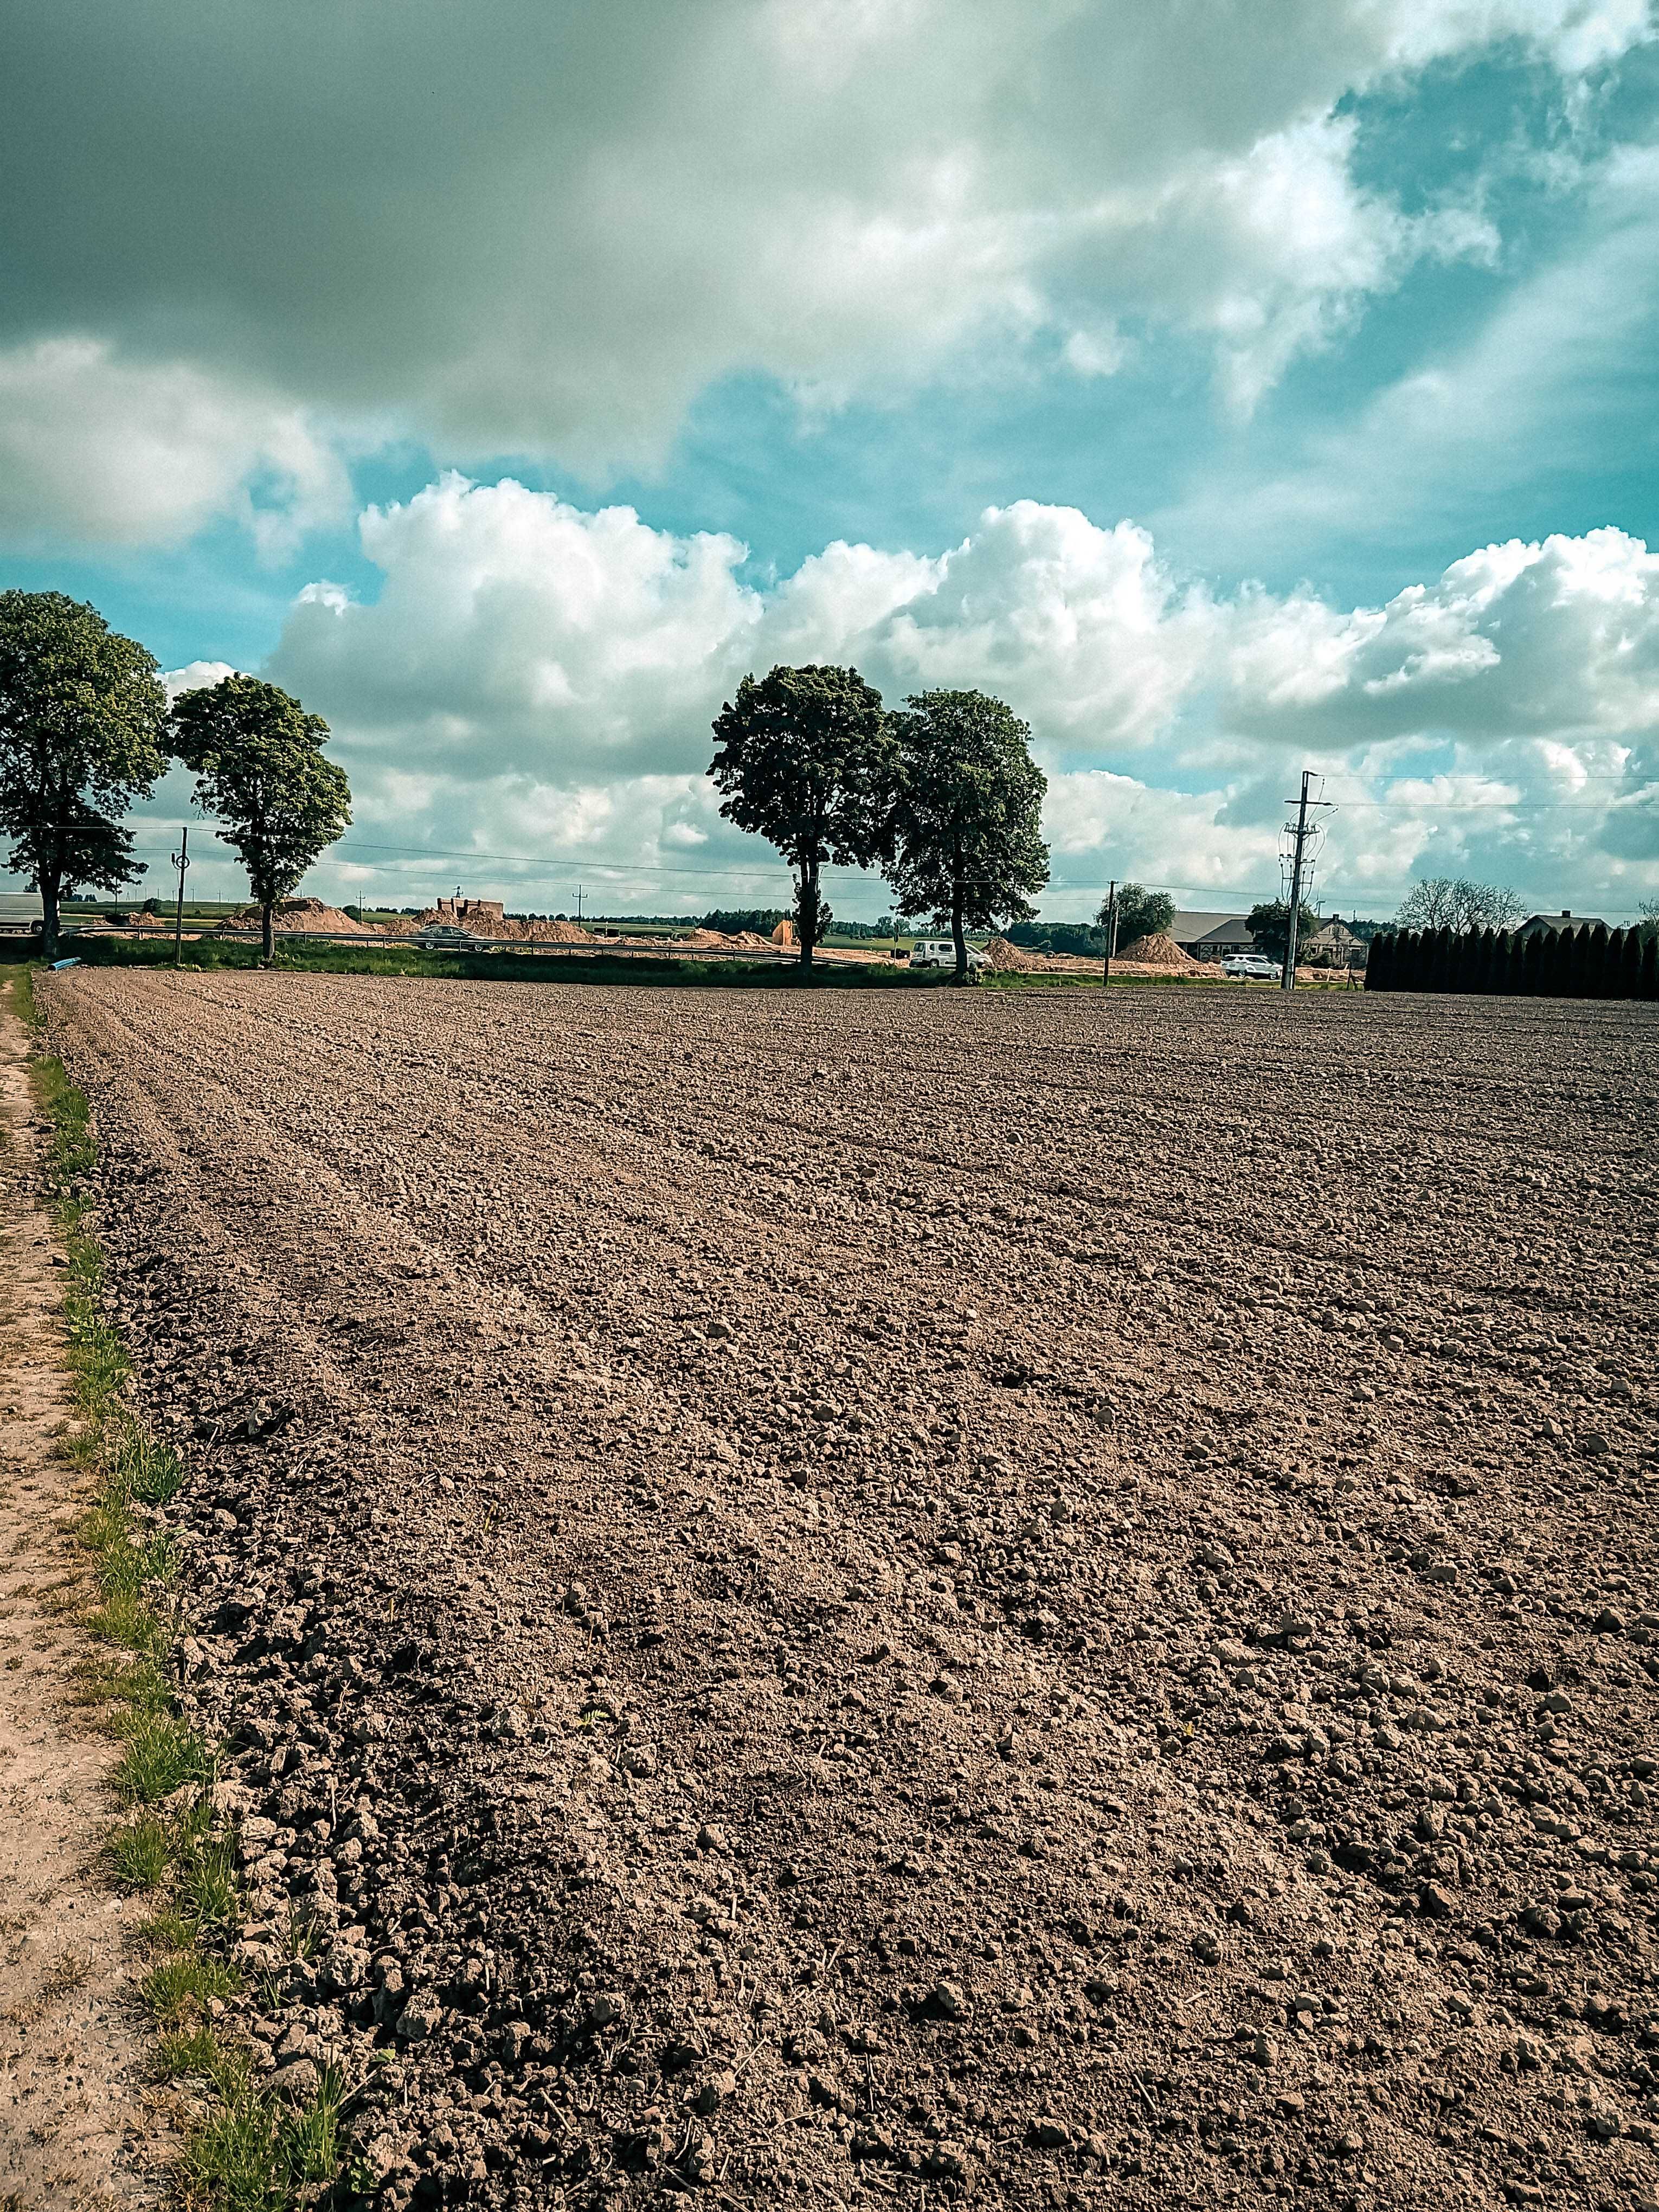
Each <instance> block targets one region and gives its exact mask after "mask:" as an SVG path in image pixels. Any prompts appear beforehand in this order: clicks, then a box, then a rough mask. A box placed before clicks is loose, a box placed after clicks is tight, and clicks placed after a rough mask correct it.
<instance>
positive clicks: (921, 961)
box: [910, 937, 991, 975]
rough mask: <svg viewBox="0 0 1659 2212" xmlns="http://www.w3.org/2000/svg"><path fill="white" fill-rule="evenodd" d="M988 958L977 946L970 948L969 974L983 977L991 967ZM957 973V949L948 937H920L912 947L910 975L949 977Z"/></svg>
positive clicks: (970, 946)
mask: <svg viewBox="0 0 1659 2212" xmlns="http://www.w3.org/2000/svg"><path fill="white" fill-rule="evenodd" d="M990 964H991V963H990V959H989V957H988V956H987V954H985V953H983V952H981V951H980V949H979V947H978V946H977V945H969V947H968V973H969V975H983V974H984V972H985V970H986V969H987V968H988V967H989V966H990ZM956 972H957V948H956V946H955V945H953V944H952V943H951V939H949V938H948V937H919V938H917V939H916V941H915V944H914V945H912V946H911V947H910V973H911V974H912V975H927V974H929V973H932V974H933V975H941V974H943V975H955V974H956Z"/></svg>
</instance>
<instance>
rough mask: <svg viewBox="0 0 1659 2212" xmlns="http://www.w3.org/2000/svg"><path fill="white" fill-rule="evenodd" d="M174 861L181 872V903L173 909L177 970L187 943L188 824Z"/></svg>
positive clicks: (174, 963)
mask: <svg viewBox="0 0 1659 2212" xmlns="http://www.w3.org/2000/svg"><path fill="white" fill-rule="evenodd" d="M172 860H173V866H174V867H175V868H177V869H178V871H179V902H178V904H177V905H176V906H175V907H174V908H173V966H174V967H175V968H176V967H177V966H178V965H179V957H180V955H181V954H182V952H183V950H184V943H185V869H186V868H187V867H189V866H190V829H189V826H188V824H186V826H185V828H184V829H181V830H180V831H179V849H178V851H177V852H176V853H174V854H173V855H172Z"/></svg>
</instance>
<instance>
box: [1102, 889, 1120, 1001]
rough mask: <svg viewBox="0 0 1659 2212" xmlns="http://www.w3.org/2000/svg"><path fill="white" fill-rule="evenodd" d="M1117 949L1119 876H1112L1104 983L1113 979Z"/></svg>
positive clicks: (1108, 906) (1108, 900)
mask: <svg viewBox="0 0 1659 2212" xmlns="http://www.w3.org/2000/svg"><path fill="white" fill-rule="evenodd" d="M1116 951H1117V878H1116V877H1115V876H1114V877H1113V878H1112V887H1111V889H1110V890H1109V891H1108V893H1107V894H1106V961H1105V969H1104V972H1103V975H1102V976H1101V979H1100V980H1101V981H1102V982H1103V983H1109V982H1110V981H1111V980H1112V961H1113V957H1114V956H1115V953H1116Z"/></svg>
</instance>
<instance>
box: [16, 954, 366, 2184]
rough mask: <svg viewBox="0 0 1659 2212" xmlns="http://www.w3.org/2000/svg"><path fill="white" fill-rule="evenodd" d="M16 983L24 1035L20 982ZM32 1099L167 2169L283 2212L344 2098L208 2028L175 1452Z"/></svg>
mask: <svg viewBox="0 0 1659 2212" xmlns="http://www.w3.org/2000/svg"><path fill="white" fill-rule="evenodd" d="M13 989H14V991H15V997H16V1003H17V1006H18V1010H19V1012H21V1014H22V1016H23V1017H24V1018H25V1019H26V1020H27V1021H28V1022H29V1024H31V1026H33V1027H38V1024H39V1016H38V1012H37V1009H36V1006H35V1003H34V999H33V976H32V975H31V974H30V973H29V972H28V971H27V970H22V971H19V973H18V975H16V977H15V979H14V983H13ZM32 1073H33V1085H34V1091H35V1097H36V1103H37V1104H38V1106H39V1108H40V1111H41V1114H42V1115H43V1116H44V1118H45V1119H46V1121H47V1122H48V1124H49V1126H50V1130H51V1135H50V1139H49V1142H48V1147H47V1152H46V1166H47V1172H48V1174H49V1176H50V1178H51V1182H52V1187H53V1188H54V1191H55V1193H56V1200H55V1206H54V1212H55V1215H56V1218H57V1223H58V1228H59V1230H60V1231H61V1233H62V1236H63V1240H64V1253H65V1255H66V1257H67V1260H68V1271H67V1277H66V1289H65V1294H64V1346H65V1354H64V1356H65V1360H66V1364H67V1365H68V1367H69V1370H70V1376H71V1378H72V1391H73V1399H74V1403H75V1407H76V1413H77V1414H78V1416H79V1419H78V1422H77V1424H76V1426H75V1427H74V1429H73V1430H72V1431H70V1434H69V1435H68V1436H67V1437H65V1439H64V1445H63V1449H64V1454H65V1455H66V1456H67V1457H68V1458H69V1459H70V1462H71V1463H72V1464H73V1465H75V1466H76V1468H80V1469H81V1470H82V1472H83V1474H85V1475H86V1476H87V1477H88V1478H89V1480H90V1486H91V1491H92V1503H91V1504H90V1506H89V1507H88V1510H87V1513H86V1515H85V1517H84V1519H83V1520H82V1524H81V1528H80V1532H79V1533H80V1536H81V1540H82V1543H83V1544H84V1545H85V1547H86V1549H87V1551H88V1553H89V1554H90V1559H91V1568H92V1583H93V1589H94V1599H93V1602H92V1603H91V1605H90V1606H89V1607H88V1610H87V1612H86V1614H85V1626H86V1629H87V1632H88V1635H89V1637H90V1638H92V1641H93V1643H94V1647H95V1650H94V1654H93V1655H92V1656H89V1657H88V1660H87V1662H86V1664H85V1667H84V1668H83V1670H82V1697H83V1699H84V1703H85V1705H86V1706H87V1707H88V1709H90V1710H91V1711H94V1712H95V1713H96V1715H97V1717H98V1722H99V1724H100V1726H101V1727H103V1728H104V1729H106V1730H107V1731H108V1732H109V1734H110V1735H112V1736H114V1737H116V1738H117V1739H118V1741H120V1742H121V1744H122V1746H123V1749H122V1753H121V1757H120V1760H119V1763H118V1765H117V1766H116V1768H115V1771H114V1773H113V1776H112V1785H113V1788H114V1790H115V1794H116V1796H117V1797H118V1799H119V1801H120V1804H121V1807H122V1811H121V1813H120V1814H119V1815H118V1817H117V1818H116V1819H115V1820H112V1823H111V1824H110V1827H109V1830H108V1832H107V1834H106V1838H105V1843H104V1849H103V1854H102V1857H103V1863H104V1867H105V1870H106V1874H107V1875H108V1877H109V1879H110V1881H112V1883H113V1884H114V1885H115V1886H116V1887H118V1888H120V1889H122V1890H125V1891H127V1892H142V1893H148V1894H149V1895H150V1896H152V1897H153V1898H154V1900H155V1910H154V1911H153V1913H152V1914H151V1917H149V1920H148V1921H147V1922H145V1923H144V1924H143V1931H142V1932H143V1941H144V1942H145V1944H146V1946H147V1948H148V1951H149V1967H148V1971H147V1972H146V1973H145V1974H144V1976H143V1981H142V1984H141V1985H140V1986H141V1994H142V1996H143V2002H144V2004H145V2006H146V2007H147V2008H148V2010H149V2014H150V2015H151V2017H152V2019H153V2020H154V2021H155V2030H156V2035H157V2039H158V2041H157V2054H156V2055H157V2058H158V2061H159V2063H160V2066H161V2069H162V2071H163V2072H164V2074H166V2075H168V2076H170V2077H172V2078H173V2079H174V2080H176V2081H178V2082H179V2085H180V2087H181V2091H182V2092H183V2094H184V2099H185V2107H186V2112H187V2113H188V2114H189V2118H188V2121H187V2124H186V2128H185V2154H184V2159H183V2163H182V2166H181V2169H180V2172H179V2185H180V2191H181V2195H182V2197H183V2201H184V2202H185V2204H186V2205H187V2206H189V2207H191V2208H192V2212H287V2208H288V2207H289V2206H291V2205H295V2204H298V2203H301V2202H304V2203H312V2202H314V2201H315V2197H316V2194H317V2191H318V2190H319V2187H321V2186H323V2185H327V2184H329V2183H331V2182H332V2181H333V2180H334V2179H336V2177H337V2174H338V2172H339V2171H340V2166H341V2162H342V2161H341V2153H340V2142H339V2119H340V2107H341V2088H340V2084H339V2082H338V2081H337V2078H333V2077H331V2076H329V2075H326V2074H325V2075H324V2077H323V2079H322V2081H321V2082H320V2085H319V2089H318V2091H317V2093H316V2094H315V2096H314V2097H313V2098H311V2099H309V2100H307V2101H306V2102H305V2103H303V2104H301V2105H297V2106H290V2105H289V2104H286V2103H283V2102H282V2101H279V2100H277V2099H276V2098H274V2097H273V2096H272V2095H270V2093H268V2092H267V2091H265V2090H264V2089H262V2088H261V2087H258V2086H257V2085H256V2083H255V2081H254V2079H253V2075H252V2063H251V2057H250V2053H249V2051H248V2050H247V2048H246V2045H245V2044H244V2043H242V2042H240V2041H238V2040H237V2039H235V2038H234V2036H232V2035H230V2034H228V2033H226V2032H225V2031H224V2030H223V2028H222V2027H221V2026H220V2025H219V2021H220V2019H221V2017H222V2015H224V2014H225V2012H226V2009H227V2005H228V2002H230V2001H234V1999H235V1998H237V1997H238V1996H240V1993H241V1990H242V1977H241V1974H240V1972H239V1971H238V1969H237V1967H236V1966H235V1965H234V1963H233V1962H232V1960H231V1957H230V1953H231V1949H232V1946H233V1944H234V1939H235V1936H236V1934H237V1932H238V1927H239V1923H240V1893H239V1885H238V1882H237V1877H236V1872H235V1842H234V1837H233V1836H231V1835H229V1834H228V1833H227V1832H224V1830H223V1827H222V1824H221V1823H219V1822H218V1820H217V1819H216V1810H215V1805H214V1798H213V1787H212V1785H213V1782H214V1775H215V1759H214V1753H213V1747H212V1746H211V1745H210V1743H209V1742H208V1741H206V1739H205V1738H204V1735H202V1733H201V1732H200V1730H199V1729H197V1728H196V1727H195V1726H194V1725H193V1724H192V1723H191V1721H190V1720H189V1719H188V1718H187V1717H185V1716H184V1715H183V1714H182V1713H181V1712H180V1711H179V1705H178V1700H177V1699H176V1697H175V1695H174V1692H173V1679H172V1674H171V1672H170V1662H171V1660H172V1657H173V1650H174V1646H175V1644H176V1642H177V1638H178V1620H177V1611H176V1607H175V1605H174V1602H173V1585H174V1583H175V1581H176V1577H177V1561H176V1559H175V1556H174V1553H173V1547H172V1545H171V1542H170V1541H169V1539H168V1537H167V1535H166V1534H158V1533H155V1531H153V1530H152V1529H151V1528H150V1527H149V1516H150V1514H151V1512H152V1510H154V1509H155V1508H156V1507H158V1506H161V1505H164V1504H167V1501H168V1500H169V1499H171V1498H173V1497H174V1496H175V1495H176V1494H177V1492H178V1491H179V1486H180V1485H181V1484H182V1483H183V1481H184V1479H185V1468H184V1466H183V1463H182V1462H181V1461H180V1459H179V1455H178V1454H177V1453H176V1452H175V1451H173V1449H171V1448H170V1447H169V1446H167V1445H166V1444H164V1443H159V1442H158V1441H157V1440H156V1439H155V1437H153V1436H152V1435H151V1434H150V1433H149V1431H148V1430H147V1429H146V1428H145V1426H144V1425H143V1423H142V1422H141V1421H140V1420H138V1419H137V1418H136V1416H135V1415H134V1413H132V1411H131V1408H130V1407H129V1405H128V1404H127V1402H126V1397H127V1391H128V1388H129V1384H130V1381H131V1372H132V1370H131V1364H130V1363H129V1361H128V1359H127V1357H126V1354H125V1351H124V1350H123V1348H122V1346H121V1344H120V1341H119V1340H118V1337H117V1336H116V1334H115V1333H114V1331H113V1330H112V1328H110V1326H109V1324H108V1322H107V1321H106V1318H105V1316H104V1310H103V1297H102V1291H103V1281H104V1263H103V1258H102V1255H101V1254H100V1250H99V1248H98V1245H97V1243H96V1241H95V1240H94V1237H93V1236H92V1235H91V1234H90V1232H89V1230H88V1225H87V1216H88V1205H87V1201H86V1199H85V1197H84V1195H83V1184H84V1181H85V1178H86V1177H87V1176H88V1175H89V1174H90V1173H91V1171H92V1169H93V1166H94V1134H93V1127H92V1117H91V1112H90V1109H89V1107H88V1102H87V1100H86V1098H85V1097H84V1096H83V1094H82V1092H81V1091H78V1090H77V1089H76V1087H75V1085H73V1084H72V1083H71V1082H70V1080H69V1079H68V1077H67V1075H66V1074H65V1073H64V1067H63V1065H62V1063H61V1061H59V1060H56V1059H54V1058H52V1057H51V1056H50V1055H47V1054H41V1055H40V1056H39V1057H38V1058H37V1059H36V1060H35V1061H34V1063H33V1071H32Z"/></svg>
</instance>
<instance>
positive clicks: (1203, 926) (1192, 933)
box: [1170, 914, 1255, 960]
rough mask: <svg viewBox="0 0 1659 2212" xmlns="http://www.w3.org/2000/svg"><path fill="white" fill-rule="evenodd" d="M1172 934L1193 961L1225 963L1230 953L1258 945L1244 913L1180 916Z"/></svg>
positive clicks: (1174, 923) (1171, 928)
mask: <svg viewBox="0 0 1659 2212" xmlns="http://www.w3.org/2000/svg"><path fill="white" fill-rule="evenodd" d="M1170 936H1171V937H1173V938H1174V939H1175V941H1176V944H1177V945H1179V946H1180V947H1181V949H1182V951H1183V952H1185V953H1188V954H1190V956H1191V957H1192V958H1193V959H1194V960H1225V958H1226V957H1227V955H1228V954H1229V953H1230V952H1249V951H1251V950H1252V949H1253V948H1254V946H1255V938H1254V937H1252V936H1251V934H1250V931H1249V924H1248V923H1247V922H1246V921H1245V919H1244V917H1243V915H1242V914H1178V915H1176V918H1175V920H1174V921H1172V922H1171V923H1170Z"/></svg>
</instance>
